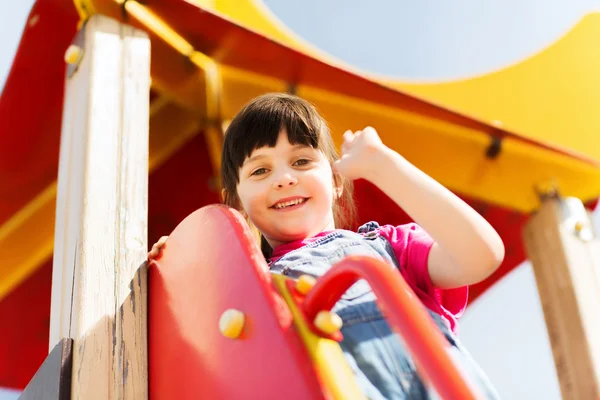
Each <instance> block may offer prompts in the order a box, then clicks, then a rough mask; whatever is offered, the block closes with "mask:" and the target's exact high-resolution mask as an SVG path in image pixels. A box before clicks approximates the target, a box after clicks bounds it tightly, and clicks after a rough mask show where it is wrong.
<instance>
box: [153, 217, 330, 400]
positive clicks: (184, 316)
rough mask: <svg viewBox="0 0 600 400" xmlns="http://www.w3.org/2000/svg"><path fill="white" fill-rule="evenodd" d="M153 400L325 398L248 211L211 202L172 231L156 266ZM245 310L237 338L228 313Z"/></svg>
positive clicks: (154, 273) (154, 274) (154, 264)
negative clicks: (223, 320)
mask: <svg viewBox="0 0 600 400" xmlns="http://www.w3.org/2000/svg"><path fill="white" fill-rule="evenodd" d="M148 300H149V314H148V318H149V320H148V323H149V327H148V332H149V374H150V377H149V380H150V394H151V396H152V398H153V399H185V398H194V399H249V398H257V399H286V400H288V399H319V398H324V396H323V394H322V392H321V387H320V384H319V382H318V380H317V377H316V375H315V373H314V370H313V367H312V362H311V361H310V359H309V356H308V353H307V352H306V350H305V348H304V346H303V344H302V343H301V340H300V337H299V336H298V335H297V333H296V331H295V328H294V327H293V324H292V316H291V314H290V311H289V310H288V308H287V306H286V305H285V304H284V303H283V300H282V299H281V298H280V297H279V295H278V294H277V293H276V292H275V290H274V289H273V287H272V285H271V279H270V276H269V273H268V272H267V266H266V264H265V262H264V259H263V257H262V255H261V254H260V251H259V249H258V247H257V246H256V245H255V243H254V242H253V241H252V239H251V236H250V231H249V229H248V227H247V225H246V223H245V221H244V220H243V218H242V217H241V216H240V214H239V213H237V212H235V211H233V210H230V209H228V208H226V207H224V206H208V207H205V208H202V209H200V210H198V211H196V212H195V213H193V214H192V215H190V216H189V217H188V218H186V219H185V220H184V221H183V222H182V223H181V224H180V225H179V226H178V227H177V228H176V229H175V230H174V231H173V233H172V234H171V235H170V237H169V240H168V241H167V243H166V245H165V247H164V249H163V252H162V255H161V257H160V258H159V260H158V261H155V262H154V263H152V265H151V266H150V269H149V299H148ZM229 308H234V309H238V310H240V311H243V312H244V313H245V314H246V326H245V328H244V332H243V333H242V336H241V337H240V338H238V339H237V340H232V339H227V338H225V337H223V336H222V335H221V333H220V331H219V329H218V326H219V318H220V316H221V314H222V313H223V312H224V311H225V310H227V309H229Z"/></svg>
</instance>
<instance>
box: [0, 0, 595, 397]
mask: <svg viewBox="0 0 600 400" xmlns="http://www.w3.org/2000/svg"><path fill="white" fill-rule="evenodd" d="M198 3H199V4H192V3H190V2H180V1H173V2H172V3H171V4H169V5H168V6H167V5H164V4H162V3H158V2H156V4H153V2H149V3H148V4H145V5H142V4H140V3H138V2H135V1H133V0H130V1H127V2H123V3H114V2H109V1H96V2H76V3H75V6H76V7H77V9H78V11H79V16H77V15H76V14H75V13H74V10H75V8H74V6H73V5H72V4H70V3H69V2H66V1H65V2H61V1H39V2H38V3H37V4H36V6H35V7H34V10H33V11H32V18H33V17H35V16H36V15H38V18H39V21H38V22H36V24H43V23H46V22H45V17H44V16H48V18H50V19H51V18H52V15H54V16H56V15H59V14H60V15H63V17H62V18H63V20H65V21H69V22H70V24H66V25H65V26H66V27H68V29H66V28H63V29H64V32H62V33H61V34H62V35H63V37H64V38H68V40H69V42H70V41H71V37H74V40H73V41H72V45H73V46H72V47H69V48H68V51H67V46H63V48H62V49H60V50H62V51H61V53H62V54H64V53H65V52H66V59H67V61H68V62H69V66H68V68H67V85H66V90H65V96H64V111H63V114H62V115H63V118H62V138H61V141H62V143H61V156H60V168H59V178H58V181H57V184H49V186H47V188H46V189H45V190H44V191H42V193H41V195H40V196H38V197H37V198H36V199H37V202H34V203H32V204H31V206H30V207H29V208H27V210H26V211H27V212H23V213H21V214H18V218H13V219H11V221H12V222H11V224H5V225H3V226H2V229H0V232H2V233H3V234H1V235H0V240H1V241H2V244H3V245H4V248H7V249H8V251H9V254H8V260H9V261H11V262H10V263H9V264H10V266H9V269H8V273H6V275H5V276H6V277H7V278H6V277H3V279H2V283H4V284H5V285H6V283H5V282H8V284H10V285H16V283H17V282H18V281H19V279H20V278H19V276H21V277H23V276H24V275H25V274H27V273H28V271H29V272H30V271H31V270H32V269H33V268H35V267H36V266H39V263H40V261H39V260H40V259H43V257H44V254H48V252H50V253H52V249H53V254H54V261H53V288H52V291H53V293H52V298H53V300H52V314H51V324H50V327H51V332H50V347H51V348H53V347H54V345H56V344H57V343H59V341H60V340H61V339H63V338H72V339H73V340H74V342H73V343H74V346H73V362H74V363H75V364H74V370H76V371H77V372H78V373H77V374H73V377H72V378H74V379H73V381H72V391H73V394H74V395H75V397H82V396H83V397H85V396H86V393H91V392H90V391H94V392H96V393H100V392H102V391H104V390H105V391H106V392H104V393H106V394H107V395H108V397H133V398H141V397H142V398H143V397H144V396H147V389H145V388H146V387H147V385H146V382H147V380H146V379H147V372H146V371H148V368H149V370H150V387H152V380H153V377H152V368H153V364H152V363H151V364H150V365H148V363H147V358H146V354H145V348H146V346H145V343H146V326H145V323H144V320H145V315H146V308H145V302H144V301H136V302H134V301H132V298H134V297H135V298H136V299H138V300H139V299H143V298H144V297H145V296H146V295H147V293H146V289H145V286H144V284H143V279H140V280H136V279H134V277H136V276H138V275H136V274H140V273H143V272H140V268H139V267H140V265H139V264H140V263H141V260H143V259H144V256H145V251H146V248H147V240H148V239H147V233H146V229H147V223H148V222H147V221H146V217H145V215H146V213H147V209H148V204H147V197H148V187H147V184H146V182H147V175H148V173H147V169H146V165H147V164H149V166H150V170H151V171H152V170H155V169H156V168H158V166H159V165H161V164H163V163H165V160H166V159H167V158H169V156H170V154H172V152H173V151H174V149H176V148H179V147H180V146H182V145H183V144H185V143H188V144H189V143H190V142H191V140H192V139H190V137H191V136H193V135H195V133H196V132H198V131H202V132H203V138H204V140H205V141H206V142H205V143H206V144H205V148H206V152H207V154H208V155H209V156H210V161H211V163H210V164H208V165H205V168H206V169H210V171H211V173H210V175H212V176H213V178H214V177H216V176H217V175H218V165H219V159H218V157H219V152H220V140H221V135H222V127H223V124H226V123H227V120H228V119H230V118H231V117H232V116H233V115H234V114H235V112H237V110H238V109H239V107H240V106H241V104H243V103H244V102H245V101H247V100H248V99H249V98H251V97H253V96H254V95H257V94H260V93H262V92H265V91H292V92H294V93H296V94H298V95H300V96H302V97H305V98H307V99H308V100H311V101H313V102H314V103H315V104H316V105H317V106H318V107H319V109H320V110H321V111H322V112H323V113H324V114H325V116H326V118H327V119H328V121H330V123H331V125H332V131H333V132H337V133H338V136H337V137H336V139H337V140H338V141H339V132H341V131H343V129H344V128H345V127H346V126H347V125H351V126H358V127H361V126H364V125H368V124H370V123H372V121H373V120H376V121H377V123H378V125H377V128H378V130H379V131H380V132H382V137H383V140H384V141H385V142H386V143H387V144H388V145H390V146H391V147H394V148H397V149H401V152H402V154H403V155H405V156H406V157H407V158H408V159H409V160H411V161H413V162H414V163H415V164H416V165H417V166H419V167H421V168H422V169H423V170H425V171H426V172H427V173H429V174H430V175H432V176H434V177H435V178H436V179H438V180H440V181H441V182H442V183H444V184H445V185H447V186H448V187H450V188H451V189H453V190H455V191H457V192H458V193H460V194H462V195H464V196H465V197H466V198H467V199H468V200H469V201H470V202H471V204H473V205H475V206H478V208H479V209H481V210H482V213H484V215H485V216H486V217H487V218H488V219H492V220H493V219H494V218H496V219H497V220H498V221H495V222H496V223H495V224H494V225H495V226H496V227H497V229H498V230H499V231H500V232H501V233H504V235H503V238H504V239H505V241H507V240H506V239H507V236H509V237H508V239H509V243H508V245H509V246H507V247H508V248H510V245H511V243H515V242H520V232H518V230H519V229H520V228H521V226H522V225H523V224H524V222H525V220H527V219H528V217H527V214H529V213H531V212H533V211H534V210H536V209H539V210H540V211H539V212H538V213H536V215H535V217H533V218H530V221H529V222H528V229H527V234H526V236H525V242H526V243H528V246H527V248H528V255H529V257H530V258H531V259H532V260H533V262H534V265H536V275H537V277H538V285H539V288H540V295H541V297H542V301H543V304H544V308H545V311H546V318H547V322H548V328H549V329H550V330H553V335H551V337H553V338H554V339H553V340H554V342H553V350H554V352H555V359H556V360H557V364H558V365H559V367H560V369H559V376H560V378H561V390H562V391H563V396H564V397H565V398H578V399H584V398H596V397H597V396H598V382H599V380H598V373H599V372H598V371H599V367H598V363H597V362H598V361H597V360H598V358H597V354H598V352H597V346H598V343H597V339H594V338H597V337H600V336H598V335H597V334H595V329H596V326H597V325H596V323H595V318H597V317H595V316H594V315H593V314H594V313H593V312H591V311H590V310H594V309H597V305H598V304H597V303H598V296H597V294H595V293H594V288H595V285H596V284H597V281H596V279H597V276H595V273H594V269H593V267H594V265H595V264H594V262H597V258H594V257H593V256H588V255H586V254H590V253H591V252H593V251H594V249H595V248H596V247H597V246H598V244H597V243H596V241H595V239H593V233H591V232H590V227H589V219H588V217H587V215H586V213H585V211H584V210H583V209H582V207H580V204H581V203H577V202H575V203H573V200H568V201H566V200H565V199H561V198H559V197H556V196H555V195H554V194H553V193H552V190H553V188H554V187H556V188H558V189H559V190H560V193H561V194H562V195H564V196H572V197H576V198H579V199H581V200H583V201H584V202H586V203H587V204H590V205H591V204H592V203H593V201H594V199H595V198H597V197H598V195H599V194H600V179H598V178H599V175H600V169H599V168H598V161H597V160H598V159H599V158H600V154H599V153H598V146H597V145H596V144H594V142H593V138H592V137H591V135H586V134H585V132H584V133H582V134H581V135H566V134H565V135H564V137H560V136H555V137H552V140H543V139H545V136H544V135H543V132H542V134H539V135H536V133H535V132H534V133H532V132H531V131H530V132H527V134H525V133H517V132H516V131H514V132H513V131H511V130H508V129H507V128H504V126H505V125H506V124H501V123H498V122H491V121H490V122H485V121H483V120H480V119H475V118H473V117H469V116H467V115H466V114H465V113H457V112H452V111H448V110H447V109H444V108H442V107H438V106H434V105H433V104H432V103H429V102H426V101H424V100H421V99H419V98H417V97H414V96H411V95H407V94H406V93H405V92H403V91H401V90H399V89H400V88H399V87H395V85H392V84H390V83H389V82H387V83H386V82H375V81H374V80H373V79H370V78H368V77H365V76H361V75H358V74H356V73H352V72H349V71H347V70H345V69H344V68H342V67H341V66H337V65H335V64H333V63H331V62H329V61H327V60H323V59H319V58H318V56H317V55H315V54H310V53H308V52H302V51H300V49H298V48H296V47H294V45H293V44H292V43H286V42H285V41H282V40H280V41H275V40H271V39H268V38H266V37H265V36H266V35H261V34H259V32H255V31H252V30H249V29H246V28H244V26H243V22H244V21H240V22H239V23H234V22H232V21H230V20H228V19H226V18H223V17H222V16H220V15H219V13H218V11H219V10H215V9H214V8H211V7H215V6H214V5H212V6H211V4H209V3H210V2H198ZM224 3H226V2H224ZM237 4H244V5H243V6H240V9H241V8H244V7H250V6H249V5H248V4H250V3H248V4H246V3H245V2H242V3H237ZM222 6H223V7H225V8H227V7H226V6H225V5H222ZM229 7H231V6H229ZM246 11H248V10H246ZM231 12H232V14H231V15H230V16H231V17H235V15H233V14H235V13H234V12H233V10H231ZM236 12H237V11H236ZM53 13H54V14H53ZM61 13H62V14H61ZM39 15H41V16H42V17H39ZM236 15H237V14H236ZM245 15H252V13H250V12H248V13H246V14H245ZM238 17H240V18H241V16H239V15H238ZM78 18H79V19H80V20H81V21H84V22H85V23H81V24H80V26H79V28H80V29H79V31H78V33H77V35H76V36H75V26H76V23H77V19H78ZM596 19H597V18H595V19H593V20H596ZM245 22H246V23H247V24H249V23H250V22H251V21H245ZM124 23H127V25H124ZM587 23H588V24H592V22H590V21H589V20H588V21H587ZM250 27H251V28H254V29H255V30H259V29H258V27H256V26H250ZM40 29H41V28H40ZM588 29H589V27H588ZM34 33H35V32H33V33H28V32H26V33H25V34H24V38H25V37H26V36H27V35H28V34H29V35H33V34H34ZM262 33H264V32H262ZM588 33H589V32H588ZM271 37H273V35H271ZM565 40H566V39H565ZM67 44H68V43H67ZM150 49H151V51H150ZM257 49H260V50H261V51H257ZM62 54H61V56H62ZM26 61H27V60H25V62H26ZM55 61H56V60H55ZM21 62H24V61H23V60H21ZM62 65H63V64H62V63H61V66H57V65H53V66H48V68H54V70H56V71H61V70H62ZM13 71H14V72H13V73H11V77H9V82H8V83H7V85H6V89H5V93H4V94H3V98H2V100H3V101H4V102H2V103H0V107H1V106H2V105H4V109H2V108H0V111H3V112H4V114H1V115H7V114H6V113H7V112H8V111H4V110H6V105H5V104H7V103H6V101H7V100H5V99H6V98H8V97H6V96H8V94H6V93H9V94H10V93H13V91H14V90H15V89H11V84H12V85H16V83H14V82H17V81H18V80H17V78H15V77H14V76H16V75H18V74H19V70H18V69H15V68H13ZM150 71H151V72H150ZM150 76H151V77H152V78H151V83H150ZM61 84H62V83H61ZM148 88H150V91H149V90H148ZM427 90H430V91H431V90H432V89H430V88H425V89H423V92H427ZM412 91H413V92H414V91H418V90H417V89H415V88H412ZM50 94H51V95H53V96H56V94H55V93H50ZM17 103H18V102H17ZM55 103H56V99H55ZM17 106H18V104H17ZM583 111H585V110H583ZM54 112H55V113H54V114H52V115H54V116H55V117H56V110H54ZM46 116H50V114H48V115H46ZM41 120H43V119H41ZM592 122H593V121H592ZM27 123H30V124H33V123H34V122H27ZM57 123H58V124H57V125H56V126H59V127H60V121H57ZM596 126H598V125H596ZM148 130H149V131H150V135H148ZM173 132H176V133H177V134H174V133H173ZM423 146H427V147H428V149H429V150H430V151H429V153H428V154H429V156H428V157H427V159H426V158H424V157H423V154H422V152H421V151H420V149H421V148H422V147H423ZM432 154H434V155H438V156H439V157H432V156H431V155H432ZM49 164H50V163H49ZM449 165H450V166H452V168H448V166H449ZM528 167H529V168H528ZM459 172H460V173H459ZM210 185H215V180H211V182H210V184H209V185H207V186H208V187H210ZM370 190H373V189H372V188H371V187H370V186H368V185H367V184H364V183H359V186H358V197H359V207H360V210H359V211H360V212H361V218H363V219H367V218H369V217H371V216H372V217H374V218H372V219H381V220H389V219H390V218H386V215H385V214H386V213H388V214H389V213H392V211H389V210H390V209H391V208H392V207H391V206H390V204H389V203H386V199H384V198H382V197H381V196H380V195H379V197H377V196H374V197H371V196H367V195H365V193H366V192H368V191H370ZM536 192H537V193H536ZM213 193H216V191H214V192H213ZM55 194H56V196H57V201H56V229H55V231H54V235H53V233H52V232H51V230H52V228H49V227H51V226H54V225H53V224H52V223H51V221H52V220H53V219H54V210H55V205H54V202H53V199H54V195H55ZM540 197H541V198H542V199H543V201H542V202H540ZM212 201H213V202H214V201H216V195H213V198H212ZM572 204H575V206H572ZM197 205H198V206H199V205H203V204H197ZM382 205H383V207H382ZM486 208H487V210H486ZM27 213H29V214H27ZM507 217H510V218H512V219H513V221H517V222H515V223H514V225H515V226H516V228H517V229H514V228H515V226H513V227H510V228H512V229H510V231H509V229H507V228H506V225H503V224H502V222H505V221H502V220H503V219H506V218H507ZM391 219H392V220H393V219H396V220H398V219H400V217H399V216H397V215H396V216H395V218H391ZM14 221H17V222H18V223H16V222H14ZM107 221H108V227H107ZM124 221H126V223H125V222H124ZM493 222H494V221H493ZM28 223H30V224H31V225H28ZM34 225H35V226H36V228H35V231H37V233H38V236H44V235H46V236H45V237H46V239H45V241H44V239H37V240H36V241H32V240H30V235H31V232H33V231H34V230H33V229H34V228H32V226H34ZM503 228H504V229H506V230H505V231H504V232H503ZM44 229H46V230H47V231H46V232H44ZM515 230H516V233H515ZM5 232H9V233H8V234H7V233H5ZM548 232H552V234H551V235H549V234H548ZM160 233H161V234H164V233H165V232H164V231H163V232H160ZM19 235H20V236H19ZM52 236H54V238H55V239H54V243H53V247H52ZM515 236H516V238H515ZM48 241H49V243H50V246H49V245H48ZM11 243H18V244H19V246H10V244H11ZM27 243H30V244H29V245H30V246H34V247H33V248H32V247H29V248H28V247H27ZM11 257H12V258H11ZM115 257H116V262H115V264H114V265H118V266H119V268H117V269H115V270H107V269H106V260H108V259H110V260H113V259H115ZM513 257H514V256H513ZM521 258H522V256H521ZM556 260H559V261H558V262H557V261H556ZM519 261H521V260H520V259H519V255H517V256H516V257H514V258H510V256H509V259H508V260H507V264H505V266H504V269H502V270H501V271H500V272H499V274H498V275H497V276H496V277H495V279H498V278H499V276H500V275H501V274H503V273H506V271H507V270H508V269H510V268H511V267H514V265H516V263H517V262H519ZM551 261H552V263H551ZM510 263H513V264H512V265H510ZM111 265H112V264H111ZM575 267H576V268H575ZM558 273H562V274H563V275H564V279H563V280H561V281H560V282H557V281H556V279H555V278H554V277H553V276H552V275H553V274H558ZM570 277H572V278H570ZM132 282H133V283H134V285H133V286H131V287H130V284H131V283H132ZM136 282H138V283H137V285H136V284H135V283H136ZM491 282H493V279H492V280H491V281H490V282H487V283H486V284H487V285H489V284H490V283H491ZM565 283H569V284H566V285H565ZM151 287H152V286H151ZM485 287H486V286H485V285H483V286H482V287H481V288H480V289H479V290H483V289H484V288H485ZM3 290H4V291H5V292H7V291H8V289H7V286H4V289H3ZM133 294H135V296H133ZM475 294H477V292H475ZM152 295H153V294H151V295H150V301H152V300H151V299H152ZM557 295H558V296H560V300H562V301H560V302H559V301H556V298H557ZM92 299H93V300H92ZM100 299H101V301H100ZM126 305H128V306H131V307H126ZM574 310H577V311H575V312H574ZM214 312H217V310H215V311H214ZM567 318H572V319H569V320H567ZM566 321H568V322H566ZM98 327H100V328H98ZM216 328H217V327H216V326H214V329H216ZM148 329H149V331H150V338H152V332H153V331H154V325H153V323H152V319H150V322H149V327H148ZM150 340H152V339H150ZM115 343H116V345H115ZM111 347H112V351H111V350H110V349H111ZM90 349H91V350H90ZM114 349H120V350H119V351H114ZM150 349H152V346H150ZM98 354H103V355H104V357H107V358H105V359H101V360H100V361H99V360H98V357H97V356H98ZM150 360H152V355H150ZM99 365H100V366H101V367H107V368H104V369H106V370H104V369H103V368H100V371H101V373H98V371H99V369H98V368H99V367H98V366H99ZM125 374H128V375H127V377H128V378H127V379H124V377H125ZM75 377H76V379H75ZM99 390H100V392H98V391H99ZM588 396H589V397H588Z"/></svg>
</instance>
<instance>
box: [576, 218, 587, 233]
mask: <svg viewBox="0 0 600 400" xmlns="http://www.w3.org/2000/svg"><path fill="white" fill-rule="evenodd" d="M584 227H585V224H584V223H583V222H581V221H577V222H575V232H577V233H579V232H581V230H582V229H583V228H584Z"/></svg>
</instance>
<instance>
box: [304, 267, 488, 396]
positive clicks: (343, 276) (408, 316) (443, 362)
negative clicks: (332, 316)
mask: <svg viewBox="0 0 600 400" xmlns="http://www.w3.org/2000/svg"><path fill="white" fill-rule="evenodd" d="M359 279H366V280H367V282H368V283H369V285H370V286H371V288H372V290H373V291H374V292H375V295H376V296H377V303H378V306H379V307H380V309H381V310H382V312H383V313H384V314H385V316H386V318H387V321H388V322H389V323H390V326H391V327H392V329H394V330H395V331H396V332H397V333H399V334H400V336H401V337H402V338H403V339H404V341H405V343H406V345H407V347H408V349H409V351H410V352H411V354H412V355H413V357H414V359H415V362H416V363H417V365H418V367H419V371H422V373H423V374H425V375H426V378H427V379H428V380H429V381H430V382H431V383H432V385H433V386H434V387H435V389H436V390H437V392H438V393H439V394H440V395H441V397H442V398H444V399H454V400H462V399H465V400H466V399H477V398H481V397H480V396H476V394H475V393H476V392H475V389H474V388H472V387H470V386H469V385H468V384H467V382H466V380H465V378H464V377H463V376H462V375H461V373H460V372H459V371H458V369H457V368H456V366H455V365H454V363H453V361H452V359H451V358H450V356H449V354H448V352H447V351H446V348H447V346H449V344H448V342H447V340H446V339H445V338H444V336H443V335H442V333H441V332H440V330H439V329H438V327H437V326H436V325H435V323H434V321H433V320H432V319H431V317H430V316H429V315H428V314H427V312H426V311H425V308H424V306H423V304H421V302H420V301H419V300H418V299H417V297H416V296H415V294H414V293H413V291H412V290H411V289H410V287H409V286H408V285H407V284H406V282H405V281H404V279H403V278H402V276H401V275H400V274H399V273H398V271H397V270H395V269H393V268H391V267H390V266H389V265H388V264H386V263H384V262H383V261H380V260H377V259H375V258H372V257H364V256H351V257H348V258H345V259H344V260H342V261H341V262H339V263H338V264H336V265H335V266H334V267H333V268H331V269H330V270H329V271H328V272H327V273H326V274H325V275H323V276H322V277H321V278H319V280H318V281H317V284H316V285H315V287H313V288H312V290H311V291H310V292H309V293H308V294H307V296H306V298H305V299H304V304H303V308H304V312H305V313H306V316H307V317H308V319H309V321H314V318H315V316H316V315H317V313H318V312H319V311H322V310H331V308H332V307H333V306H334V305H335V303H336V302H337V301H338V300H339V299H340V297H341V296H342V295H343V294H344V292H346V290H348V288H350V286H352V285H353V284H354V283H356V281H358V280H359Z"/></svg>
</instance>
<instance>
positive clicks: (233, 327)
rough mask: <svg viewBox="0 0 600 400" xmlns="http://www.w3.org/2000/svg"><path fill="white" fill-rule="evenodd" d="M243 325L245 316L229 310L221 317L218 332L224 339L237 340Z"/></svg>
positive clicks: (237, 311)
mask: <svg viewBox="0 0 600 400" xmlns="http://www.w3.org/2000/svg"><path fill="white" fill-rule="evenodd" d="M245 323H246V316H245V315H244V313H243V312H241V311H240V310H235V309H233V308H230V309H228V310H226V311H225V312H224V313H223V314H222V315H221V318H220V319H219V330H220V331H221V334H223V336H225V337H226V338H229V339H237V338H238V337H239V336H240V335H241V334H242V331H243V330H244V325H245Z"/></svg>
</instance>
